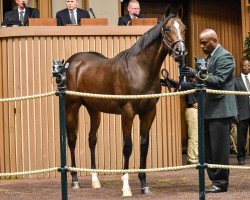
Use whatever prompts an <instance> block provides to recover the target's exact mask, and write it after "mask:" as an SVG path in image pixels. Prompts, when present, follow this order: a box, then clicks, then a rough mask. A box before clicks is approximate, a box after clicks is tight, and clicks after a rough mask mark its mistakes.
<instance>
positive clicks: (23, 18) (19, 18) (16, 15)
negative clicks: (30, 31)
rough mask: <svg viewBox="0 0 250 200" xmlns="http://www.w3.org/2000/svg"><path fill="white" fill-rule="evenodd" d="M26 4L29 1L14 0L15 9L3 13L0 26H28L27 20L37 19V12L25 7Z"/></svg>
mask: <svg viewBox="0 0 250 200" xmlns="http://www.w3.org/2000/svg"><path fill="white" fill-rule="evenodd" d="M28 3H29V0H16V4H17V8H16V9H13V10H12V11H8V12H6V13H5V15H4V21H3V23H2V25H21V26H28V19H29V18H39V17H40V13H39V10H38V9H36V8H30V7H27V5H28Z"/></svg>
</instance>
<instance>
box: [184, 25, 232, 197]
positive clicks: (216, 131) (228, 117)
mask: <svg viewBox="0 0 250 200" xmlns="http://www.w3.org/2000/svg"><path fill="white" fill-rule="evenodd" d="M199 43H200V47H201V49H202V50H203V52H204V53H205V54H206V55H207V58H206V67H207V68H206V70H207V74H208V76H207V74H204V75H203V74H202V73H201V74H200V73H197V71H196V70H194V69H192V68H190V67H186V68H181V69H180V74H181V75H182V76H189V77H196V78H197V79H203V81H204V84H205V86H206V87H207V88H208V89H214V90H228V91H232V90H234V71H235V61H234V58H233V56H232V54H231V53H230V52H228V51H227V50H226V49H224V48H223V47H222V46H221V45H220V44H219V43H218V37H217V34H216V32H215V31H214V30H212V29H205V30H204V31H202V32H201V34H200V36H199ZM203 105H204V144H205V162H206V163H208V164H220V165H229V154H230V129H231V124H232V121H233V118H234V117H235V116H237V108H236V100H235V95H225V94H210V93H205V94H204V104H203ZM207 173H208V176H209V179H210V180H211V181H212V185H211V186H209V187H206V189H205V192H206V193H218V192H226V191H227V190H228V184H229V170H228V169H219V168H215V169H211V168H208V169H207Z"/></svg>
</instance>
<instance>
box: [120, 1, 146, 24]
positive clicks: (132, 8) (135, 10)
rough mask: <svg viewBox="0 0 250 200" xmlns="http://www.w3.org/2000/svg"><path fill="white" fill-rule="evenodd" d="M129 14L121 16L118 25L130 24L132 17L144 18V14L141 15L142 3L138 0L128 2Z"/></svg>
mask: <svg viewBox="0 0 250 200" xmlns="http://www.w3.org/2000/svg"><path fill="white" fill-rule="evenodd" d="M127 9H128V14H127V15H125V16H123V17H119V20H118V26H128V25H130V21H131V18H143V17H142V15H140V4H139V2H138V1H136V0H131V1H130V2H129V3H128V7H127Z"/></svg>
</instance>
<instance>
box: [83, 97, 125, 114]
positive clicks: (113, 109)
mask: <svg viewBox="0 0 250 200" xmlns="http://www.w3.org/2000/svg"><path fill="white" fill-rule="evenodd" d="M84 105H86V106H88V107H91V108H92V109H94V110H96V111H100V112H104V113H110V114H121V111H122V107H121V105H119V103H118V100H112V99H90V98H86V99H84Z"/></svg>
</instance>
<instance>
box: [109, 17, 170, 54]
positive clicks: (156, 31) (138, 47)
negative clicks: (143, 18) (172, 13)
mask: <svg viewBox="0 0 250 200" xmlns="http://www.w3.org/2000/svg"><path fill="white" fill-rule="evenodd" d="M166 20H167V18H164V19H162V20H161V21H160V23H159V24H157V25H156V26H154V27H153V28H151V29H150V30H148V31H147V32H146V33H144V34H143V35H142V36H141V38H140V39H139V40H138V41H137V42H136V43H135V44H134V45H133V46H132V47H131V48H129V49H127V50H125V51H122V52H120V53H119V54H118V55H117V56H115V57H114V58H127V57H130V56H136V55H138V54H139V53H140V52H141V51H142V50H143V49H145V48H146V47H147V46H148V45H150V44H151V43H152V42H153V41H154V40H155V39H157V38H158V37H159V35H160V34H161V28H162V26H163V25H164V24H165V23H166Z"/></svg>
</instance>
